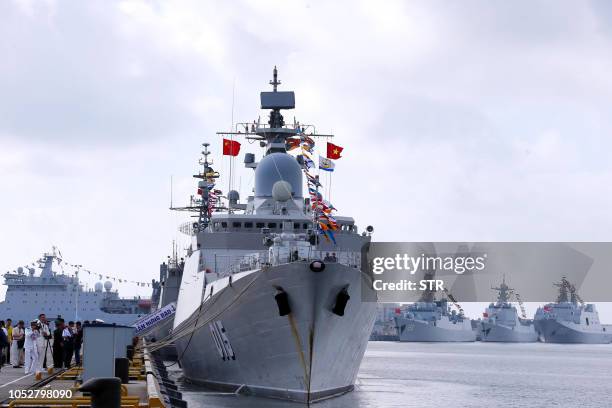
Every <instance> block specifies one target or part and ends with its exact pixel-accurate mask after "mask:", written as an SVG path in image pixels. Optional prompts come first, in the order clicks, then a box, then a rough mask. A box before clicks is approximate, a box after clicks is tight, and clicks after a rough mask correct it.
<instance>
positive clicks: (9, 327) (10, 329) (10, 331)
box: [6, 319, 13, 364]
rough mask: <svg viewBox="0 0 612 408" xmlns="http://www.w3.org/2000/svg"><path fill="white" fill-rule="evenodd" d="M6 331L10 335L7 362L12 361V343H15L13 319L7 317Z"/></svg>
mask: <svg viewBox="0 0 612 408" xmlns="http://www.w3.org/2000/svg"><path fill="white" fill-rule="evenodd" d="M6 331H7V335H8V341H9V346H8V347H7V348H6V364H9V363H10V362H11V345H12V344H13V320H12V319H6Z"/></svg>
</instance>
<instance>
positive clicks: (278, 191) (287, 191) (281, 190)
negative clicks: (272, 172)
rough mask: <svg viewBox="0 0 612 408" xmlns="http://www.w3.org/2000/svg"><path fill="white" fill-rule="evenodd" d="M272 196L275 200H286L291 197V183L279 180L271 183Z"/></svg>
mask: <svg viewBox="0 0 612 408" xmlns="http://www.w3.org/2000/svg"><path fill="white" fill-rule="evenodd" d="M272 198H273V199H274V200H276V201H281V202H284V201H287V200H289V199H290V198H291V184H289V182H287V181H284V180H280V181H277V182H276V183H274V185H272Z"/></svg>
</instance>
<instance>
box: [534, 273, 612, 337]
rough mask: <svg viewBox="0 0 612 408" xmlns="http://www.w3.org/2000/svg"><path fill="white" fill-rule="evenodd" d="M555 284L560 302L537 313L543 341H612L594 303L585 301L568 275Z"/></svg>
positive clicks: (536, 316) (537, 325) (547, 305)
mask: <svg viewBox="0 0 612 408" xmlns="http://www.w3.org/2000/svg"><path fill="white" fill-rule="evenodd" d="M555 286H557V287H559V296H558V298H557V302H556V303H548V304H546V305H544V306H543V307H540V308H538V310H537V311H536V314H535V318H534V322H535V328H536V331H537V333H538V336H539V337H540V340H541V341H544V342H546V343H591V344H606V343H610V341H611V340H612V333H610V332H608V331H607V330H606V327H604V326H603V325H602V324H601V323H600V322H599V314H598V313H597V309H596V308H595V305H594V304H591V303H589V304H585V303H584V301H583V300H582V299H581V298H580V296H579V295H578V293H577V292H576V288H575V286H574V285H572V284H571V283H570V282H569V281H568V280H567V279H566V278H565V277H563V278H562V279H561V282H560V283H555Z"/></svg>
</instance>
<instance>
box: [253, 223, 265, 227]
mask: <svg viewBox="0 0 612 408" xmlns="http://www.w3.org/2000/svg"><path fill="white" fill-rule="evenodd" d="M265 226H266V223H265V222H257V223H255V228H264V227H265Z"/></svg>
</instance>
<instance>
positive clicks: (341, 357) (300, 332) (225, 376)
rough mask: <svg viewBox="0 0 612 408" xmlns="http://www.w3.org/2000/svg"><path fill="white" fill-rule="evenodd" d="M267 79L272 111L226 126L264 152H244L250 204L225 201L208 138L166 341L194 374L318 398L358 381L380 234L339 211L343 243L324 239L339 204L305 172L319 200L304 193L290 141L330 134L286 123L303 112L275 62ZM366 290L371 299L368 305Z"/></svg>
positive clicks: (212, 381)
mask: <svg viewBox="0 0 612 408" xmlns="http://www.w3.org/2000/svg"><path fill="white" fill-rule="evenodd" d="M270 83H271V84H272V85H273V91H272V92H262V93H261V108H262V109H270V110H271V111H270V116H269V122H268V123H267V124H266V125H264V124H260V123H256V122H254V123H246V124H242V125H244V128H245V131H244V132H242V133H239V132H226V133H223V132H220V133H221V134H223V135H227V136H228V137H230V136H231V137H235V136H236V135H238V136H246V137H247V139H251V140H257V141H259V143H260V146H261V147H263V148H264V151H265V154H264V156H263V157H262V158H261V160H260V161H259V162H255V157H254V155H253V154H250V153H247V154H246V155H245V166H246V167H247V168H251V169H254V172H255V174H254V178H255V188H254V194H253V195H252V196H250V197H248V199H247V200H246V202H245V203H240V197H239V194H238V192H237V191H233V190H232V191H230V192H229V193H228V194H227V197H226V198H227V201H228V205H227V207H224V206H223V205H221V204H220V200H219V197H221V192H220V191H218V190H216V189H215V187H214V184H215V179H216V178H217V177H219V175H218V173H217V172H215V171H214V170H213V168H212V163H211V162H210V161H209V160H208V155H209V154H210V153H209V151H208V145H207V144H204V151H203V152H202V154H203V160H201V161H200V164H201V165H202V166H203V170H202V172H200V173H199V174H196V175H195V176H194V177H196V178H197V179H199V180H200V181H199V183H198V187H199V188H200V191H201V193H200V194H201V199H200V201H199V202H196V203H194V202H193V200H192V205H190V207H189V208H187V209H188V210H192V211H193V210H195V211H198V212H199V217H198V222H196V223H193V225H192V226H191V229H190V233H191V234H192V243H191V246H190V248H189V249H188V251H187V257H186V259H185V267H184V271H183V277H182V282H181V288H180V291H179V296H178V301H177V310H176V315H175V318H174V328H173V331H172V335H171V338H170V339H168V340H167V341H168V342H173V343H174V344H175V345H176V348H177V352H178V356H179V361H180V363H181V366H182V368H183V373H184V376H185V377H186V378H187V380H188V381H192V382H195V383H200V384H204V385H207V386H210V387H214V388H221V389H231V390H240V391H241V392H245V391H246V392H248V393H250V394H254V395H259V396H264V397H273V398H281V399H287V400H293V401H298V402H303V403H311V402H315V401H319V400H322V399H326V398H329V397H333V396H337V395H340V394H343V393H345V392H348V391H350V390H352V389H353V387H354V382H355V379H356V377H357V372H358V370H359V366H360V364H361V360H362V358H363V355H364V352H365V349H366V346H367V342H368V338H369V336H370V333H371V331H372V326H373V323H374V319H375V316H376V303H375V301H376V295H375V293H374V291H373V289H371V281H370V280H369V278H368V277H367V275H366V274H364V273H363V272H362V271H361V249H362V247H363V245H364V244H366V243H368V242H369V241H370V239H371V237H370V232H371V231H372V229H371V228H368V233H366V232H364V233H361V234H359V233H358V231H357V226H356V225H355V222H354V220H353V218H351V217H341V216H334V217H333V222H334V224H336V225H335V226H334V227H335V228H334V229H335V231H334V235H333V236H332V237H333V240H334V241H335V242H327V240H323V235H321V234H322V233H323V234H324V233H325V231H322V230H321V228H323V227H321V226H320V224H319V220H321V219H322V218H321V217H323V218H326V219H327V220H331V218H330V217H331V215H329V213H325V214H324V213H321V211H320V209H321V208H324V207H326V206H327V207H332V206H331V204H329V203H327V202H325V201H324V200H323V199H322V198H321V196H320V192H319V185H320V183H319V180H318V177H315V176H312V175H311V174H309V173H308V171H304V175H305V176H306V179H307V181H308V186H309V187H310V188H309V190H308V191H309V194H310V198H307V197H306V198H305V197H304V196H303V189H304V185H303V178H302V177H303V174H302V173H303V170H304V166H306V165H308V163H307V160H306V159H307V158H308V155H306V154H305V153H304V152H303V154H302V155H300V156H298V157H297V159H296V157H293V156H292V155H289V154H287V147H288V146H289V145H290V143H299V144H301V145H302V146H301V147H302V149H304V144H308V145H309V146H312V145H314V141H313V139H312V138H316V137H317V136H322V135H317V134H315V133H314V127H312V126H310V125H300V124H299V123H295V122H294V124H293V125H285V122H284V119H283V116H282V114H281V112H280V111H281V109H293V108H294V107H295V99H294V98H295V96H294V93H293V92H279V91H277V85H278V84H280V82H279V81H278V80H277V72H276V68H275V69H274V79H273V80H272V81H271V82H270ZM325 136H326V137H329V135H325ZM224 143H230V142H229V141H224ZM236 154H237V153H236ZM233 155H235V154H233ZM194 204H195V205H194ZM325 235H326V236H328V235H327V234H325ZM328 238H329V236H328ZM332 251H333V252H334V255H333V257H330V256H329V253H331V252H332ZM363 285H365V288H364V290H365V291H366V292H368V291H370V292H371V293H369V292H368V293H367V294H368V295H371V296H372V300H373V302H362V300H361V298H362V286H363ZM368 288H369V289H368ZM163 344H164V341H160V342H158V344H157V346H158V347H161V346H163Z"/></svg>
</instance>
